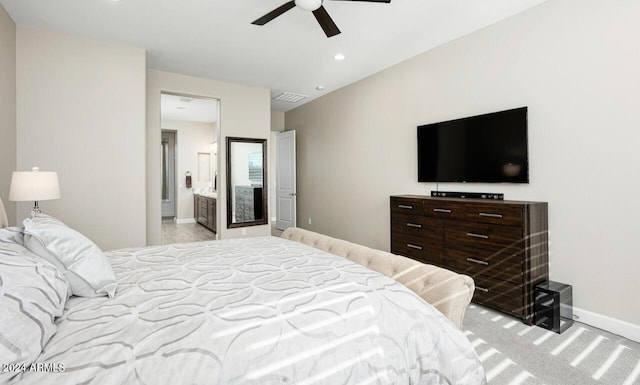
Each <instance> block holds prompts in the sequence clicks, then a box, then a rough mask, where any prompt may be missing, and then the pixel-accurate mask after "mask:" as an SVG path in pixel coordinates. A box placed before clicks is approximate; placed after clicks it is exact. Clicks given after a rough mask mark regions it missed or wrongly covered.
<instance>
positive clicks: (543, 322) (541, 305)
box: [535, 281, 573, 334]
mask: <svg viewBox="0 0 640 385" xmlns="http://www.w3.org/2000/svg"><path fill="white" fill-rule="evenodd" d="M535 324H536V325H537V326H540V327H542V328H545V329H549V330H551V331H553V332H556V333H558V334H559V333H562V332H563V331H565V330H567V329H568V328H569V327H570V326H571V325H573V288H572V287H571V285H567V284H564V283H560V282H554V281H546V282H542V283H539V284H537V285H536V288H535Z"/></svg>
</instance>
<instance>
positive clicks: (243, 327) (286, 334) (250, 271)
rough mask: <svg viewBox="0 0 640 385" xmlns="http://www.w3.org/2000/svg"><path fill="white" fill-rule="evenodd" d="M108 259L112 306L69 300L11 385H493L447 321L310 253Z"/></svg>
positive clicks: (248, 242) (378, 279)
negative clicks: (112, 282)
mask: <svg viewBox="0 0 640 385" xmlns="http://www.w3.org/2000/svg"><path fill="white" fill-rule="evenodd" d="M1 216H2V215H0V217H1ZM0 231H2V230H0ZM4 231H5V233H9V232H12V233H11V234H12V237H13V238H11V237H8V236H5V237H4V241H2V242H0V246H2V245H5V246H4V247H5V254H2V253H1V251H2V250H3V249H0V257H2V258H3V260H2V261H0V262H3V263H4V262H5V261H7V260H11V258H14V257H15V256H12V255H8V254H7V253H9V254H10V253H11V251H15V250H17V246H14V245H10V246H11V247H13V248H8V249H7V247H8V246H6V245H7V244H8V243H10V242H12V241H14V242H16V243H20V236H19V232H20V230H19V229H11V230H7V229H5V230H4ZM24 231H25V232H28V229H27V228H26V227H25V230H24ZM287 234H288V236H289V237H295V236H296V233H295V232H293V231H289V233H287ZM307 235H308V234H307ZM297 236H300V234H298V235H297ZM1 239H2V237H0V240H1ZM22 241H23V242H24V240H22ZM3 242H4V243H3ZM6 250H9V251H6ZM360 251H362V250H360ZM105 256H106V259H107V260H108V261H109V263H110V265H111V266H112V269H113V272H114V274H115V277H116V278H117V289H116V290H115V294H114V295H113V296H112V297H110V296H102V295H98V296H94V297H78V296H75V295H74V296H71V297H69V298H68V300H66V301H65V305H64V310H63V311H62V314H61V315H60V316H59V317H56V318H55V325H54V326H55V333H53V334H52V336H51V337H50V339H49V340H48V342H46V343H44V344H43V350H42V352H41V354H40V355H39V356H38V357H37V358H36V359H35V361H34V362H35V365H36V366H35V369H34V366H33V365H28V366H27V367H26V370H17V371H15V373H13V375H12V378H11V379H9V380H8V382H9V383H12V384H14V383H16V384H21V385H22V384H48V383H51V384H53V383H56V384H58V383H60V384H362V385H364V384H465V385H476V384H478V385H482V384H486V380H485V375H484V371H483V369H482V366H481V365H480V362H479V360H478V358H477V356H476V354H475V352H474V350H473V349H472V347H471V346H470V343H469V342H468V340H467V339H466V337H465V336H464V335H463V334H462V332H461V331H460V330H459V329H458V328H457V326H456V324H455V323H454V322H453V321H452V320H450V319H448V318H447V317H446V316H445V315H444V314H443V313H441V312H440V311H439V310H437V309H436V308H435V307H433V306H431V305H429V304H427V303H426V302H425V301H424V300H423V299H422V298H420V296H418V295H417V294H416V293H414V292H413V291H412V290H409V289H407V287H405V286H404V285H402V284H400V283H399V282H397V281H396V280H394V279H392V278H390V277H387V276H385V275H383V274H380V273H378V272H376V271H373V270H371V269H368V268H367V267H365V266H362V265H360V264H358V263H355V262H353V261H351V260H349V259H347V258H344V257H343V256H340V255H335V254H331V253H328V252H326V251H323V250H320V249H319V248H315V247H312V246H310V245H306V244H304V243H302V242H298V241H294V240H290V239H284V238H277V237H254V238H241V239H228V240H221V241H210V242H202V243H191V244H175V245H167V246H156V247H144V248H133V249H124V250H116V251H111V252H107V253H105ZM25 258H26V257H25ZM28 258H31V259H33V258H36V257H34V256H33V255H29V257H28ZM3 263H0V268H2V269H4V266H5V265H4V264H3ZM34 263H36V262H34ZM36 264H37V265H38V266H39V267H40V269H41V270H42V267H43V265H44V262H42V261H39V262H37V263H36ZM46 267H47V268H48V269H49V270H47V271H49V272H50V273H51V272H52V271H53V270H51V269H50V267H49V266H48V265H47V266H46ZM4 273H5V272H4V271H0V274H4ZM51 274H53V273H51ZM56 277H58V276H57V275H56ZM56 277H54V278H56ZM54 278H52V281H51V282H53V283H54V284H55V282H54V281H53V280H54ZM58 278H59V277H58ZM3 282H4V283H6V282H8V281H7V280H3ZM5 286H6V285H5ZM9 289H10V288H6V287H3V288H0V290H3V291H4V292H8V290H9ZM63 300H64V298H63ZM445 302H446V301H445ZM52 318H54V317H52ZM0 339H1V338H0ZM0 345H2V344H1V343H0ZM0 364H2V362H0ZM38 365H40V366H38ZM23 369H25V368H23ZM4 378H5V380H6V379H7V376H5V377H4Z"/></svg>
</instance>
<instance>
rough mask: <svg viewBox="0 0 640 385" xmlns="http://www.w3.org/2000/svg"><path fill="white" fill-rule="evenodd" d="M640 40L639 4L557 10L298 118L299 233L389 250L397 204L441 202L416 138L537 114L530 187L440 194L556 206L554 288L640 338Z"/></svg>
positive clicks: (366, 84) (315, 105)
mask: <svg viewBox="0 0 640 385" xmlns="http://www.w3.org/2000/svg"><path fill="white" fill-rule="evenodd" d="M638 36H640V2H638V1H637V0H622V1H603V0H588V1H585V0H562V1H550V2H546V3H544V4H542V5H540V6H537V7H535V8H533V9H531V10H529V11H527V12H525V13H523V14H520V15H518V16H515V17H513V18H510V19H508V20H505V21H502V22H500V23H498V24H496V25H493V26H491V27H488V28H485V29H483V30H481V31H479V32H476V33H473V34H470V35H468V36H466V37H463V38H460V39H458V40H456V41H453V42H451V43H449V44H446V45H443V46H441V47H439V48H436V49H434V50H432V51H429V52H426V53H424V54H422V55H419V56H417V57H415V58H413V59H411V60H408V61H406V62H404V63H401V64H399V65H396V66H394V67H391V68H389V69H387V70H385V71H383V72H380V73H378V74H376V75H373V76H371V77H369V78H367V79H364V80H362V81H360V82H358V83H355V84H353V85H351V86H348V87H345V88H343V89H340V90H338V91H335V92H333V93H331V94H328V95H327V96H324V97H322V98H320V99H317V100H314V101H312V102H310V103H308V104H306V105H303V106H301V107H299V108H297V109H294V110H292V111H289V112H287V113H286V127H287V129H288V130H289V129H295V130H297V135H298V215H299V216H298V218H299V223H301V224H303V226H304V227H305V228H310V229H312V230H316V231H320V232H323V233H327V234H329V235H334V236H337V237H341V238H346V239H348V240H351V241H355V242H360V243H364V244H366V245H369V246H373V247H378V248H382V249H387V250H388V249H389V227H390V225H389V195H392V194H406V193H413V194H428V193H429V191H430V190H434V189H435V188H436V185H435V184H432V183H420V184H419V183H417V167H416V147H417V146H416V126H417V125H420V124H425V123H430V122H436V121H441V120H446V119H452V118H458V117H464V116H469V115H475V114H480V113H486V112H491V111H498V110H503V109H507V108H512V107H519V106H524V105H526V106H529V152H530V155H529V156H530V177H531V183H530V184H528V185H507V184H500V185H488V184H464V185H463V184H440V186H439V187H440V189H441V190H445V191H447V190H453V191H456V190H457V191H488V192H502V193H504V194H505V196H506V198H508V199H521V200H540V201H548V202H549V216H550V219H549V227H550V251H551V254H550V265H551V266H550V268H551V278H552V279H554V280H558V281H561V282H566V283H570V284H573V290H574V291H573V293H574V305H575V306H576V307H577V308H581V309H585V310H588V311H590V312H595V313H597V314H600V315H606V316H609V317H613V318H615V319H618V320H623V321H627V322H629V323H631V324H635V325H640V307H639V306H635V305H634V300H633V299H632V297H634V296H635V295H636V293H638V292H640V283H639V282H640V281H638V279H637V274H638V271H640V258H638V247H637V244H638V242H637V239H638V237H637V231H638V218H640V204H638V203H637V198H638V196H640V174H639V173H638V165H640V151H638V146H639V145H640V129H639V128H638V122H640V108H639V106H640V104H639V99H638V91H639V90H640V75H639V73H640V72H639V71H638V69H639V68H640V50H639V49H638V48H637V46H638ZM308 218H312V223H313V225H307V223H308ZM635 330H636V331H637V330H638V329H637V326H636V329H635ZM638 338H640V335H638Z"/></svg>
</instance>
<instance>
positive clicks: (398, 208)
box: [391, 197, 424, 215]
mask: <svg viewBox="0 0 640 385" xmlns="http://www.w3.org/2000/svg"><path fill="white" fill-rule="evenodd" d="M422 204H423V202H422V200H421V199H413V198H400V197H391V214H412V215H422V213H423V212H424V209H423V207H422Z"/></svg>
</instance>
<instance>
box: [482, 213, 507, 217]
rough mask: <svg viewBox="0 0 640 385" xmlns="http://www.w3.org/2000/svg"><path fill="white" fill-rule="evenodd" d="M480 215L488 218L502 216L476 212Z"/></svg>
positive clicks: (500, 215)
mask: <svg viewBox="0 0 640 385" xmlns="http://www.w3.org/2000/svg"><path fill="white" fill-rule="evenodd" d="M478 215H479V216H481V217H489V218H502V214H493V213H478Z"/></svg>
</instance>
